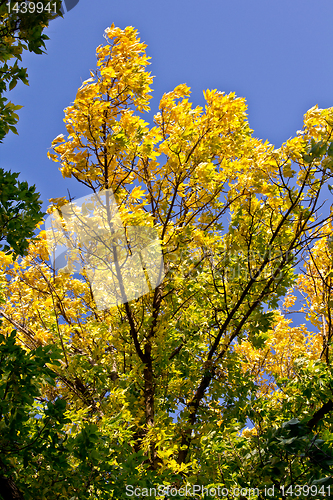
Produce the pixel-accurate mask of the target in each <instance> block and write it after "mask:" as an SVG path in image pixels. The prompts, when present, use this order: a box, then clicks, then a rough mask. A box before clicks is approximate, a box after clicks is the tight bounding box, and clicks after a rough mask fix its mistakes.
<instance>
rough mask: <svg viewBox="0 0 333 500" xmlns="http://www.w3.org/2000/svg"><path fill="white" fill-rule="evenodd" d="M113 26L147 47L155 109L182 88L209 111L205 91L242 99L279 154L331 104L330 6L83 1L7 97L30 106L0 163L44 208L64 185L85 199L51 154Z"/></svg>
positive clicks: (306, 0)
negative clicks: (312, 112)
mask: <svg viewBox="0 0 333 500" xmlns="http://www.w3.org/2000/svg"><path fill="white" fill-rule="evenodd" d="M112 23H115V25H116V26H120V27H121V28H124V27H125V26H127V25H131V26H134V27H135V28H137V29H138V30H139V32H140V36H141V39H142V40H143V41H145V42H146V43H147V44H148V48H147V53H148V55H150V56H151V57H152V59H151V62H152V64H151V66H150V70H151V72H152V74H153V75H155V76H156V78H155V80H154V99H153V100H152V112H156V111H157V108H158V102H159V100H160V98H161V96H162V94H163V93H164V92H168V91H170V90H172V89H173V88H174V87H175V86H176V85H178V84H180V83H186V84H187V85H189V86H190V87H191V88H192V91H193V93H192V101H193V102H194V104H195V105H200V104H201V105H202V104H203V96H202V90H203V89H207V88H217V89H218V90H221V91H225V92H227V93H228V92H236V94H237V95H238V96H243V97H245V98H246V99H247V103H248V114H249V122H250V126H251V128H252V129H254V135H255V136H257V137H260V138H263V139H268V140H269V141H270V142H271V143H272V144H275V146H276V147H278V146H279V145H280V144H281V143H282V142H284V141H285V140H287V139H288V138H289V137H291V136H293V135H295V133H296V130H298V129H300V128H302V120H303V114H304V113H305V112H306V111H307V110H308V109H309V108H310V107H312V106H314V105H315V104H318V105H319V107H321V108H326V107H330V106H333V2H332V0H316V1H315V0H275V1H274V0H253V1H252V2H250V1H249V0H229V1H227V0H205V1H200V2H198V1H194V0H192V1H190V0H168V1H167V2H166V1H165V2H162V1H161V0H157V1H156V0H120V1H119V0H118V1H117V2H116V1H114V0H95V1H93V0H80V2H79V3H78V5H77V6H76V7H74V8H73V9H72V10H71V11H70V12H68V13H65V15H64V18H63V19H61V18H58V19H56V20H54V21H52V22H51V23H50V26H49V28H48V30H47V34H48V36H49V37H50V40H49V41H48V42H47V55H45V54H44V55H34V54H29V53H28V54H26V55H25V56H24V59H23V63H24V65H26V66H27V67H28V73H29V80H30V86H29V87H27V86H24V85H23V84H18V85H17V87H16V88H15V89H14V90H13V91H11V92H10V93H9V97H10V99H11V100H12V101H13V102H14V103H16V104H21V105H23V106H24V108H23V109H22V110H21V111H20V121H19V124H18V131H19V136H15V135H14V134H12V133H10V134H9V135H8V136H7V137H6V138H5V140H4V143H3V144H2V145H0V166H1V167H3V168H4V169H6V170H9V169H10V170H11V171H14V172H21V175H20V179H21V180H27V181H28V182H29V184H36V187H37V190H38V191H39V192H40V193H41V198H42V200H43V201H44V205H43V208H44V209H45V208H46V207H47V205H48V199H49V198H51V197H58V196H65V195H66V194H67V188H69V189H70V192H71V195H72V196H75V197H80V196H84V195H86V194H88V192H87V190H86V189H85V188H84V186H81V185H79V184H78V183H77V182H76V181H74V180H73V181H71V180H68V179H66V180H63V179H62V176H61V174H60V172H59V171H58V165H59V164H56V163H54V162H52V161H50V160H49V159H48V158H47V156H46V154H47V150H48V148H49V147H50V145H51V142H52V140H53V139H54V138H55V137H56V136H57V135H58V134H60V133H65V132H66V130H65V127H64V123H63V116H64V114H63V109H64V108H65V107H66V106H68V105H69V104H70V103H71V102H73V100H74V98H75V95H76V91H77V89H78V87H79V86H80V85H81V82H82V81H83V80H85V79H87V78H89V70H90V69H94V68H95V65H96V58H95V49H96V47H97V46H98V45H100V44H102V43H103V42H104V38H103V33H104V30H105V28H107V27H108V26H110V25H111V24H112ZM147 121H148V120H147Z"/></svg>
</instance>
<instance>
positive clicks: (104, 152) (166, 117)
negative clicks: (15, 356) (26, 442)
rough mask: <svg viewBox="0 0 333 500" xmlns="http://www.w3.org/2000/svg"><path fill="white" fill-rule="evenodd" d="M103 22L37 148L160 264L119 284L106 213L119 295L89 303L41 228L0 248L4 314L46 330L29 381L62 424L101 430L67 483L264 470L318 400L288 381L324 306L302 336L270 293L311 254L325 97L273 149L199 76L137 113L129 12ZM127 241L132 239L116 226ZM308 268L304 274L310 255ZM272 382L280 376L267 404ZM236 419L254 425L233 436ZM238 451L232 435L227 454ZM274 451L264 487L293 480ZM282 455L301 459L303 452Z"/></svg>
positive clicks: (56, 206)
mask: <svg viewBox="0 0 333 500" xmlns="http://www.w3.org/2000/svg"><path fill="white" fill-rule="evenodd" d="M105 38H106V41H107V43H106V45H103V46H102V45H101V46H99V47H98V48H97V52H96V55H97V69H96V71H91V74H90V78H89V79H88V80H87V81H85V82H84V83H83V84H82V86H81V87H80V88H79V90H78V93H77V95H76V98H75V101H74V103H73V105H71V106H69V107H68V108H66V110H65V123H66V128H67V134H68V135H67V137H65V136H64V135H62V134H61V135H59V136H58V137H57V138H56V139H55V140H54V141H53V144H52V147H53V152H51V153H50V154H49V157H50V158H51V159H52V160H54V161H57V162H60V170H61V172H62V175H63V176H64V177H65V178H70V177H74V178H75V179H77V181H78V182H80V183H82V184H83V185H84V186H86V188H87V195H89V193H91V194H93V195H94V196H97V197H98V196H99V195H101V193H105V192H108V190H109V191H112V193H113V195H114V199H115V200H116V204H117V208H118V211H119V214H120V218H121V222H122V225H123V227H124V231H125V234H126V235H130V234H131V231H132V232H133V227H140V228H145V229H146V230H147V231H149V230H154V231H155V232H156V234H157V235H158V239H159V242H160V245H161V248H162V254H163V262H164V273H165V276H164V279H163V280H162V282H161V283H160V284H158V285H157V286H156V287H155V288H153V287H150V289H149V291H148V293H146V294H144V295H143V296H136V298H135V299H133V300H126V299H127V297H126V291H125V286H124V283H123V275H122V272H121V266H119V265H118V266H117V262H118V261H117V255H118V252H119V241H118V240H117V238H118V239H119V234H117V230H116V228H115V226H114V221H112V219H111V218H109V219H107V221H108V226H106V228H107V230H108V231H109V233H110V235H111V238H110V241H109V243H108V244H109V256H110V255H111V256H113V261H112V262H113V264H114V265H115V269H116V270H115V277H116V279H117V283H118V286H119V288H120V290H121V296H122V300H121V301H120V302H119V303H117V304H115V305H113V306H111V307H105V308H100V307H98V304H97V301H96V300H95V297H94V284H93V283H92V281H91V279H90V277H89V272H88V270H87V267H85V266H84V265H83V266H82V268H81V269H80V270H79V271H78V270H77V269H75V268H73V267H71V257H70V256H69V257H68V265H67V266H66V267H65V268H63V269H62V270H58V271H57V270H56V268H55V267H54V265H53V264H52V262H50V260H49V252H50V253H51V250H50V248H49V247H48V245H47V239H46V238H47V236H46V233H45V232H43V231H42V232H41V233H40V237H41V239H40V241H38V242H34V243H32V244H31V246H30V250H29V254H28V255H27V256H26V257H25V258H24V259H22V260H21V261H20V262H14V263H13V262H12V261H11V259H10V258H9V257H8V256H6V255H5V254H4V253H2V254H1V265H2V269H3V270H4V272H6V276H7V290H6V292H5V293H6V303H5V304H4V305H3V306H2V308H1V314H2V316H3V318H4V325H6V328H8V331H10V330H11V329H12V328H13V326H14V327H15V328H16V329H17V331H18V337H19V342H21V343H22V345H24V346H25V347H24V348H25V349H27V350H30V349H34V348H36V346H38V345H43V344H48V343H53V344H55V345H56V346H58V347H59V348H60V349H61V352H62V359H61V364H60V366H56V367H54V370H55V372H56V373H57V385H56V387H53V388H51V387H50V388H49V389H48V388H43V391H44V392H43V395H44V397H45V398H46V399H47V398H51V397H53V396H54V394H56V395H57V396H58V397H60V398H61V399H62V400H64V401H66V405H67V406H66V408H67V410H66V416H67V418H68V419H69V421H70V422H71V426H70V431H69V429H68V431H67V432H68V433H69V432H70V435H71V436H72V437H75V435H76V433H80V432H82V429H84V427H85V426H86V425H92V426H94V427H93V428H94V429H95V430H96V433H95V435H96V437H95V440H96V442H98V443H100V446H102V444H103V443H104V445H105V448H104V449H105V450H107V451H105V453H104V455H103V454H101V456H97V455H96V454H95V455H94V454H93V453H90V454H87V460H88V462H89V467H90V470H91V478H92V480H91V484H89V488H86V490H85V491H82V490H80V489H79V488H78V487H77V490H75V495H76V496H74V498H95V497H96V496H94V495H98V498H110V494H111V492H112V494H113V496H114V497H115V498H128V495H126V490H125V487H126V485H135V486H140V488H148V489H149V488H150V487H153V486H154V485H155V486H156V485H158V484H162V483H163V484H166V485H167V484H169V485H175V486H177V487H180V486H181V485H193V484H203V485H206V486H208V485H209V486H211V487H217V486H221V487H222V486H225V487H227V488H232V487H235V486H252V485H253V482H254V481H257V484H258V485H260V487H261V486H262V485H263V484H265V481H266V484H273V483H274V481H275V479H274V475H273V476H272V475H270V473H271V471H272V468H271V469H270V468H269V467H266V469H264V465H265V464H266V462H267V463H268V464H271V462H270V460H274V457H275V458H276V453H277V452H276V446H277V445H276V443H277V442H279V440H278V439H277V438H279V437H281V439H282V440H283V439H285V440H288V439H290V438H292V437H295V435H291V434H290V432H294V431H295V429H296V428H297V433H298V434H297V433H296V434H297V436H296V437H299V436H300V439H301V438H302V437H304V436H305V440H303V441H302V446H303V445H304V443H305V445H304V446H305V447H307V448H306V449H307V450H309V446H310V445H309V444H311V443H312V439H314V438H313V437H312V435H311V433H312V431H313V428H314V425H313V426H312V425H311V423H310V425H308V427H307V428H306V431H304V429H305V427H304V426H305V425H306V422H311V419H313V418H315V419H317V417H318V411H320V408H321V407H322V403H323V401H321V398H320V391H319V389H318V391H315V393H314V395H313V396H311V397H310V396H309V397H310V399H311V405H312V406H311V412H310V411H308V412H307V413H306V410H305V409H304V408H303V409H302V410H300V409H299V400H300V399H301V398H302V397H304V394H307V393H306V391H307V390H308V385H307V384H308V382H307V381H306V380H307V379H306V377H303V379H304V380H305V382H304V380H303V379H302V380H303V382H302V383H298V384H297V376H298V377H301V375H300V373H301V372H300V370H301V368H299V369H298V368H297V366H299V363H300V361H299V359H300V358H303V359H305V361H306V364H305V365H304V366H303V368H302V369H303V370H305V372H306V370H308V371H309V370H310V372H311V373H310V375H311V374H312V373H317V374H318V372H315V371H314V369H313V370H312V369H311V366H312V365H311V362H312V361H311V360H313V361H314V362H315V361H318V360H320V353H319V351H320V348H319V347H318V345H319V343H320V342H319V340H318V338H325V340H324V344H323V348H324V349H325V356H328V358H327V359H329V353H328V354H326V353H327V350H328V349H329V341H328V339H329V334H328V333H327V332H328V330H327V328H328V326H327V324H326V322H327V321H328V319H327V318H326V317H325V321H326V322H325V323H324V322H322V325H324V324H325V328H326V330H325V332H326V333H325V336H323V335H322V337H320V335H319V337H318V334H316V332H314V333H313V335H312V336H311V335H309V342H308V343H306V342H304V339H305V338H307V333H306V330H305V327H304V328H303V327H299V328H295V327H292V326H291V325H290V324H289V323H288V320H286V319H285V316H284V315H283V310H279V300H280V299H281V298H283V297H285V296H286V295H287V299H286V300H287V304H286V306H287V305H288V300H289V303H290V301H292V299H291V298H290V292H289V295H288V290H289V289H290V288H291V287H292V286H295V285H296V283H297V279H298V277H297V273H298V267H297V266H298V264H299V263H300V262H301V259H302V258H306V255H310V253H311V252H312V254H311V255H316V254H315V252H316V250H315V249H316V248H317V247H316V245H321V244H322V243H321V242H322V241H323V238H326V237H327V234H328V233H330V228H331V226H330V224H331V214H330V212H329V211H328V212H327V213H326V215H324V216H322V215H320V214H321V203H322V202H321V198H322V192H323V190H324V189H325V186H326V185H327V183H328V182H329V180H330V178H331V177H332V170H333V146H332V144H333V142H332V126H333V110H332V109H326V110H321V109H318V107H317V106H315V107H313V108H312V109H310V110H309V111H308V113H307V114H306V115H305V117H304V127H303V130H302V131H300V132H298V133H297V135H296V136H295V137H294V138H292V139H289V140H288V141H287V142H286V143H284V144H283V145H282V146H281V147H280V148H278V149H275V148H274V147H273V146H272V145H271V144H269V143H268V142H267V141H266V142H263V141H261V140H259V139H257V138H255V137H254V136H253V134H252V132H253V131H252V130H251V129H250V127H249V124H248V121H247V115H246V103H245V100H244V99H243V98H239V97H236V95H235V94H233V93H231V94H228V95H226V94H225V93H223V92H218V91H217V90H206V91H205V92H204V98H205V106H204V108H203V107H200V106H197V107H193V106H192V104H191V103H190V101H189V96H190V89H189V87H188V86H187V85H185V84H181V85H179V86H177V87H176V88H175V89H174V90H173V91H171V92H168V93H166V94H164V95H163V97H162V99H161V101H160V105H159V111H158V112H157V113H156V114H155V116H154V125H153V126H152V127H149V125H148V123H147V122H146V121H144V119H143V118H141V117H140V115H139V114H138V113H141V114H143V113H145V112H148V111H149V109H150V108H149V101H150V99H151V94H150V92H151V84H152V81H153V78H152V76H151V75H150V73H149V72H148V71H147V70H146V67H147V65H148V64H149V61H148V57H147V56H146V53H145V48H146V46H145V45H144V44H143V43H142V42H141V41H140V39H139V38H138V35H137V32H136V31H135V30H134V29H133V28H132V27H127V28H125V29H124V30H122V29H120V28H116V27H114V26H112V27H111V28H109V29H107V30H106V33H105ZM51 201H52V206H51V207H50V209H49V212H50V214H51V213H54V214H57V216H58V217H59V218H60V220H63V224H64V228H65V226H66V217H65V215H64V214H65V213H66V206H67V208H68V205H69V203H70V202H72V203H73V200H66V199H65V198H61V199H60V198H59V199H53V200H51ZM74 203H75V200H74ZM85 210H86V213H88V212H89V210H90V208H89V206H88V203H87V206H86V208H85ZM108 210H110V207H109V205H108V202H106V211H108ZM73 232H75V231H74V230H73ZM84 244H85V245H86V242H83V241H80V239H79V238H78V240H77V244H76V248H75V252H74V253H75V258H76V259H80V258H82V259H83V262H84V258H83V251H84V248H83V247H84ZM126 244H127V251H128V254H129V255H132V253H133V251H134V250H133V248H132V247H131V245H132V242H131V239H130V238H128V239H127V243H126ZM105 258H106V259H108V258H109V257H105ZM316 259H317V257H315V258H314V260H315V262H316ZM317 260H318V259H317ZM327 265H328V263H327ZM309 266H310V268H311V269H310V268H309V269H310V270H309V273H310V278H309V280H310V281H311V280H313V276H315V275H316V272H317V271H315V268H314V267H313V266H312V267H311V265H310V264H309ZM319 267H320V269H321V268H322V267H321V266H319ZM318 269H319V268H318ZM320 272H321V273H322V272H324V271H320ZM325 273H326V271H325ZM325 273H324V275H325V276H326V277H325V279H327V273H326V274H325ZM316 279H317V278H316ZM318 279H320V277H319V278H318ZM299 283H300V284H299V286H300V287H302V286H303V287H306V286H310V284H309V285H306V284H305V283H304V282H303V285H302V282H301V281H299ZM318 283H319V282H318ZM311 286H312V285H311ZM318 286H319V285H318ZM288 297H289V299H288ZM329 300H330V299H329ZM327 304H328V302H327ZM326 313H327V311H326ZM322 314H324V315H325V313H322ZM323 328H324V326H323ZM287 338H290V342H289V344H288V341H286V339H287ZM312 340H313V341H312ZM283 352H288V355H287V356H286V357H283V361H282V362H281V359H280V357H279V356H280V354H281V353H283ZM325 359H326V358H325ZM318 362H320V361H318ZM297 363H298V365H297ZM303 364H304V363H303ZM320 366H321V365H320ZM326 366H327V365H326ZM320 369H323V370H324V371H325V370H326V368H320ZM265 370H266V371H267V372H269V374H270V375H271V376H272V380H271V382H270V385H268V384H267V381H266V380H265V378H264V377H263V374H264V371H265ZM288 370H289V371H288ZM297 370H298V371H297ZM311 370H312V371H311ZM325 373H326V374H327V373H328V372H327V370H326V371H325ZM310 375H309V377H310V379H311V377H312V375H311V376H310ZM289 376H290V381H289V382H287V381H286V380H285V379H284V380H282V379H283V377H289ZM315 376H316V377H317V378H316V380H319V378H320V377H318V376H317V375H315ZM325 377H328V375H325ZM273 379H274V380H273ZM281 380H282V381H281ZM318 383H319V382H318ZM325 383H326V386H325V387H326V389H325V390H326V391H329V382H328V379H327V380H326V382H325ZM279 384H280V385H279ZM281 384H282V389H283V387H284V386H283V384H285V387H286V389H285V390H286V391H290V397H289V400H287V399H286V401H282V403H281V402H280V401H279V391H281V390H282V389H281ZM319 385H320V384H319ZM302 391H303V393H302ZM304 391H305V392H304ZM325 394H326V393H325ZM282 399H283V398H282ZM299 410H300V411H299ZM258 415H259V416H258ZM316 415H317V416H316ZM325 415H326V414H325ZM248 417H250V418H252V420H253V423H254V430H252V431H251V432H250V431H248V432H247V434H246V432H245V434H243V435H242V436H240V431H241V430H242V428H244V426H245V423H246V419H247V418H248ZM297 417H300V420H297V421H296V420H292V421H291V419H293V418H294V419H296V418H297ZM288 420H289V421H291V423H290V422H289V424H286V422H287V421H288ZM319 420H321V419H320V418H319ZM319 420H318V421H319ZM299 422H300V423H299ZM312 422H313V420H312ZM275 423H276V425H277V429H278V430H276V429H275V431H276V432H275V431H274V432H275V434H274V436H275V437H274V439H275V438H276V439H275V441H274V440H273V441H274V443H273V444H272V445H269V447H268V449H267V455H266V458H267V460H266V458H265V460H266V462H265V463H264V461H262V462H260V460H259V462H258V464H257V463H256V462H255V460H254V459H253V458H252V457H254V456H255V455H256V453H257V454H258V453H259V459H260V452H258V436H259V439H264V440H266V441H267V440H268V441H267V442H270V441H269V439H271V438H272V435H273V434H272V432H273V430H274V429H273V427H274V425H275ZM284 424H285V425H284ZM283 425H284V427H283ZM293 425H294V427H292V426H293ZM260 426H261V427H260ZM295 426H296V427H295ZM326 427H327V429H326V431H327V432H328V434H327V436H326V437H329V436H331V434H330V430H329V429H330V427H329V424H328V423H326ZM272 429H273V430H272ZM279 429H280V430H279ZM281 429H282V430H281ZM94 432H95V431H94ZM269 433H271V434H269ZM279 433H280V434H279ZM259 434H260V435H259ZM306 440H307V441H306ZM266 441H265V442H266ZM280 441H281V440H280ZM313 442H315V441H313ZM287 444H288V443H287ZM317 444H318V443H316V445H317ZM308 445H309V446H308ZM238 449H243V450H247V452H246V457H247V458H246V457H245V459H244V460H243V461H242V460H241V459H240V458H239V454H238V452H237V450H238ZM298 449H300V448H298ZM259 450H260V447H259ZM285 452H286V453H289V452H290V453H296V454H297V450H296V452H295V450H293V449H292V450H291V451H290V450H289V451H288V449H287V450H285ZM322 452H323V453H326V454H327V456H329V452H328V451H327V450H326V451H325V450H322ZM308 455H309V454H308ZM308 455H306V460H308V462H307V464H306V465H305V467H307V469H306V470H307V471H308V472H309V473H308V475H307V476H304V477H306V478H307V479H308V480H309V481H310V482H311V481H312V482H314V483H313V484H314V485H315V484H316V483H315V481H316V480H322V479H323V478H324V477H325V476H327V471H326V472H325V470H326V469H325V467H326V468H327V467H328V468H329V467H330V464H328V465H327V463H326V462H327V460H328V459H327V460H326V462H325V461H323V460H322V461H319V462H318V461H317V462H316V463H315V464H314V465H313V461H312V462H311V460H312V457H311V456H310V455H311V454H310V455H309V456H308ZM244 456H245V455H244ZM288 456H289V455H288ZM75 460H76V459H75V456H72V458H71V462H70V463H71V466H72V467H73V470H75V464H76V461H75ZM288 460H289V459H288ZM288 460H282V459H281V460H280V462H282V465H281V464H280V466H279V467H280V468H278V471H279V472H278V473H276V474H277V476H276V478H277V479H276V481H275V483H274V484H275V485H276V486H277V487H279V488H280V487H281V486H283V487H285V486H286V485H288V484H289V483H288V481H289V482H290V481H291V482H292V481H294V479H293V468H292V467H293V465H290V462H288ZM324 462H325V464H324ZM293 463H294V464H295V465H294V467H295V468H296V469H297V471H298V470H300V472H299V474H301V472H302V471H301V467H302V460H301V459H300V460H299V461H295V462H293ZM323 464H324V465H323ZM271 465H272V464H271ZM273 465H274V463H273ZM329 470H330V469H329ZM263 471H264V472H263ZM267 471H268V472H267ZM296 476H297V474H296ZM37 478H38V475H37ZM36 480H38V479H36ZM64 491H65V492H64V493H63V492H62V490H61V489H60V487H59V490H58V491H57V494H58V497H57V498H67V497H66V494H67V492H66V488H65V490H64ZM198 497H199V495H198ZM45 498H49V497H47V496H46V497H45ZM253 498H259V496H258V495H257V496H253ZM260 498H261V497H260ZM277 498H279V497H277ZM286 498H287V497H286Z"/></svg>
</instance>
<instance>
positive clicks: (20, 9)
mask: <svg viewBox="0 0 333 500" xmlns="http://www.w3.org/2000/svg"><path fill="white" fill-rule="evenodd" d="M6 5H7V7H8V14H10V13H12V12H15V13H16V14H19V13H21V14H26V13H29V14H34V13H37V14H41V13H42V12H48V13H49V14H51V13H54V14H56V13H57V4H56V2H47V3H44V2H7V3H6Z"/></svg>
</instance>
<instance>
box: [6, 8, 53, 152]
mask: <svg viewBox="0 0 333 500" xmlns="http://www.w3.org/2000/svg"><path fill="white" fill-rule="evenodd" d="M22 3H23V2H18V3H17V2H7V1H6V0H1V1H0V62H1V67H0V142H2V140H3V138H4V137H5V135H6V134H8V132H9V131H10V130H11V131H12V132H14V133H15V134H17V130H16V127H15V125H16V123H17V121H18V115H17V113H16V111H17V110H19V109H20V108H22V106H19V105H15V104H13V103H12V102H9V101H8V99H7V98H6V97H4V96H3V94H4V93H5V92H6V90H7V85H8V89H9V90H12V89H13V88H14V87H15V86H16V84H17V82H18V80H21V81H22V82H23V83H25V84H26V85H29V83H28V73H27V69H26V68H23V67H22V66H20V65H19V61H22V57H21V56H22V52H23V51H24V50H29V51H30V52H34V53H35V54H42V53H43V49H45V41H46V40H48V39H49V37H48V36H47V35H45V34H44V33H43V31H44V29H45V28H46V27H47V26H48V23H49V21H50V20H51V19H53V18H54V17H56V15H62V14H61V11H60V7H61V0H55V2H52V7H50V2H46V1H45V0H42V1H41V2H39V4H42V5H43V8H42V9H40V5H38V6H37V5H35V6H34V8H33V9H31V8H30V5H29V7H28V6H27V8H26V9H23V7H21V4H22ZM35 4H36V2H35ZM54 6H56V9H57V14H54V8H55V7H54ZM37 7H38V8H37ZM50 9H51V10H50ZM11 59H15V62H14V64H10V63H8V61H10V60H11Z"/></svg>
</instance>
